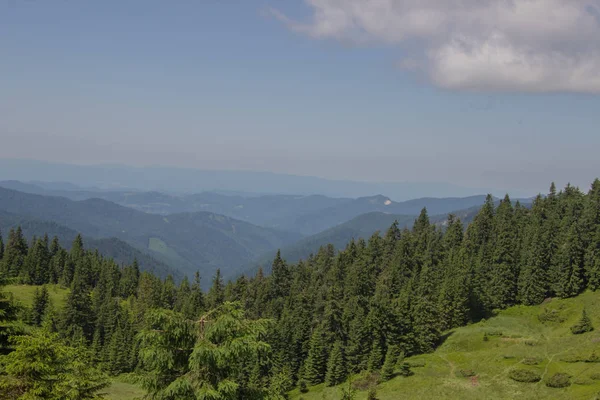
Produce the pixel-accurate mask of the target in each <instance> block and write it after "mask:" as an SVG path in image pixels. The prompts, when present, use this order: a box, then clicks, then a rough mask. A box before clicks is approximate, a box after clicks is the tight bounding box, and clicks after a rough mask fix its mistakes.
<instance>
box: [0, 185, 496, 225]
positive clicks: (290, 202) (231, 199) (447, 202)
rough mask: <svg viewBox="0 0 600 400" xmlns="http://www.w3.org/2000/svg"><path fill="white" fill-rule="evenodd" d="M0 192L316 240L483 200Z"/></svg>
mask: <svg viewBox="0 0 600 400" xmlns="http://www.w3.org/2000/svg"><path fill="white" fill-rule="evenodd" d="M61 186H62V185H61ZM0 187H5V188H9V189H13V190H17V191H21V192H26V193H32V194H40V195H52V196H62V197H66V198H69V199H71V200H76V201H80V200H88V199H92V198H100V199H103V200H107V201H110V202H114V203H117V204H120V205H122V206H125V207H129V208H134V209H136V210H139V211H143V212H146V213H153V214H161V215H168V214H173V213H182V212H200V211H202V212H211V213H215V214H222V215H226V216H228V217H231V218H235V219H239V220H242V221H247V222H250V223H252V224H255V225H259V226H263V227H269V228H276V229H281V230H284V231H290V232H297V233H300V234H302V235H314V234H316V233H319V232H322V231H324V230H327V229H329V228H331V227H334V226H336V225H339V224H342V223H344V222H346V221H348V220H350V219H352V218H355V217H357V216H359V215H361V214H366V213H371V212H383V213H388V214H398V215H418V214H419V212H420V211H421V209H422V208H423V207H427V209H428V211H429V213H430V214H431V215H434V214H447V213H448V212H451V211H454V210H460V209H466V208H470V207H474V206H477V205H481V204H483V202H484V200H485V196H484V195H477V196H469V197H462V198H456V197H455V198H421V199H413V200H408V201H404V202H395V201H392V200H391V199H390V198H389V197H386V196H383V195H377V196H370V197H361V198H358V199H351V198H331V197H326V196H321V195H310V196H294V195H262V196H252V197H248V196H239V195H225V194H221V193H214V192H203V193H197V194H188V195H174V194H166V193H161V192H139V191H101V190H95V191H92V190H81V189H75V190H74V189H73V188H71V189H68V190H66V189H56V188H54V189H48V188H45V187H43V186H42V185H40V184H31V183H23V182H19V181H2V182H0Z"/></svg>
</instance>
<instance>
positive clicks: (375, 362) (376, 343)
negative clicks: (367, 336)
mask: <svg viewBox="0 0 600 400" xmlns="http://www.w3.org/2000/svg"><path fill="white" fill-rule="evenodd" d="M383 359H384V350H383V346H382V344H381V339H380V338H374V339H373V342H372V344H371V352H370V353H369V360H368V362H367V369H368V370H369V371H377V370H379V368H381V366H382V365H383Z"/></svg>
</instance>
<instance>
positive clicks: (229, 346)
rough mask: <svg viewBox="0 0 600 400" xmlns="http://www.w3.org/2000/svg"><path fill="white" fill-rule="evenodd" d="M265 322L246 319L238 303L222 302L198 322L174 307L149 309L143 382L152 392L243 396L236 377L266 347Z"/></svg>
mask: <svg viewBox="0 0 600 400" xmlns="http://www.w3.org/2000/svg"><path fill="white" fill-rule="evenodd" d="M267 326H268V324H267V322H266V321H264V320H256V321H250V320H247V319H246V318H245V316H244V312H243V310H242V309H241V308H240V307H239V305H238V304H234V303H224V304H223V305H222V306H221V307H220V308H219V309H215V310H213V311H212V312H211V313H209V314H206V315H205V316H204V317H202V319H201V320H200V321H199V324H196V323H195V321H189V320H187V319H185V318H184V317H183V315H181V314H178V313H174V312H172V311H163V310H156V311H152V312H150V313H149V314H148V319H147V322H146V327H145V329H144V330H143V331H142V333H141V334H140V348H141V351H140V360H141V367H142V369H143V371H145V372H146V374H145V375H144V377H143V379H142V384H143V387H144V388H145V389H146V390H147V391H148V392H149V393H150V394H151V395H152V396H154V397H155V398H172V399H175V398H177V399H196V398H206V396H207V395H209V394H210V396H212V397H214V398H228V399H229V398H231V399H235V398H246V397H250V396H249V395H248V394H246V393H247V391H248V390H250V389H249V388H248V386H247V382H244V381H243V380H241V381H240V380H239V379H238V377H239V374H240V373H241V372H242V371H243V367H244V365H246V364H249V363H253V362H255V361H256V360H257V358H258V357H259V356H260V355H261V354H264V353H266V352H268V351H269V345H268V344H267V343H265V342H263V341H262V340H261V339H260V337H261V336H263V335H264V334H265V333H266V330H267Z"/></svg>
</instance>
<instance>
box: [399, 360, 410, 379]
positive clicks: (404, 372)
mask: <svg viewBox="0 0 600 400" xmlns="http://www.w3.org/2000/svg"><path fill="white" fill-rule="evenodd" d="M411 366H412V365H411V364H409V363H407V362H403V363H402V364H400V371H399V372H398V375H400V376H404V377H407V376H411V375H412V374H413V372H412V371H411V370H410V368H411Z"/></svg>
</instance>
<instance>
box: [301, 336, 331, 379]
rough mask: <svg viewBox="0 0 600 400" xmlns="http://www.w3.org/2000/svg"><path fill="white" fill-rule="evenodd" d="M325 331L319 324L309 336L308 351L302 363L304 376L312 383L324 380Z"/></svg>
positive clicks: (326, 354)
mask: <svg viewBox="0 0 600 400" xmlns="http://www.w3.org/2000/svg"><path fill="white" fill-rule="evenodd" d="M328 356H329V354H328V352H327V333H326V332H325V330H324V328H323V327H322V326H321V325H319V326H317V327H316V328H315V330H314V331H313V333H312V336H311V338H310V344H309V351H308V355H307V359H306V363H305V365H304V378H305V379H306V380H307V381H308V382H310V383H311V384H313V385H317V384H319V383H322V382H324V381H325V374H326V372H327V361H328V358H329V357H328Z"/></svg>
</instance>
